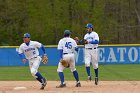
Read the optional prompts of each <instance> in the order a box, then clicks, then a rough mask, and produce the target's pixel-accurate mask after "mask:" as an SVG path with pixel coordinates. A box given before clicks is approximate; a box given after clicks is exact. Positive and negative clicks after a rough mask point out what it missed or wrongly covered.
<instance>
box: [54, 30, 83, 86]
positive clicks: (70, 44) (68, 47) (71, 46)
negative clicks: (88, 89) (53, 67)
mask: <svg viewBox="0 0 140 93" xmlns="http://www.w3.org/2000/svg"><path fill="white" fill-rule="evenodd" d="M70 34H71V32H70V30H65V31H64V38H62V39H61V40H60V41H59V43H58V50H59V52H60V62H59V64H58V68H57V72H58V74H59V78H60V81H61V84H60V85H59V86H56V88H63V87H66V83H65V81H64V74H63V70H64V69H65V68H70V69H71V72H72V73H73V75H74V78H75V80H76V86H75V87H81V84H80V81H79V76H78V72H77V70H76V68H75V55H74V52H75V51H77V52H78V47H77V43H76V42H75V40H74V39H72V38H70ZM61 60H65V61H67V62H68V65H67V66H64V65H63V63H62V62H61Z"/></svg>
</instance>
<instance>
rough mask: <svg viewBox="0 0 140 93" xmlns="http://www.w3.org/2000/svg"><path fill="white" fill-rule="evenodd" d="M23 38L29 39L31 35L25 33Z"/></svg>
mask: <svg viewBox="0 0 140 93" xmlns="http://www.w3.org/2000/svg"><path fill="white" fill-rule="evenodd" d="M23 37H27V38H30V37H31V35H30V34H29V33H25V34H24V36H23Z"/></svg>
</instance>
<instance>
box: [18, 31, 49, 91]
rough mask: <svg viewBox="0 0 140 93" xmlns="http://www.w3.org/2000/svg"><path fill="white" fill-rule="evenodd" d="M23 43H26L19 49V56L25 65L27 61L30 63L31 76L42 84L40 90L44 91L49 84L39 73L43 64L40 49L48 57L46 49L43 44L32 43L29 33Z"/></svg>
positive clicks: (25, 35)
mask: <svg viewBox="0 0 140 93" xmlns="http://www.w3.org/2000/svg"><path fill="white" fill-rule="evenodd" d="M23 41H24V43H22V44H21V45H20V47H19V56H20V58H21V59H22V61H23V63H25V62H26V61H27V60H28V61H29V67H30V71H31V74H32V76H33V77H35V78H36V80H38V81H39V82H40V83H41V88H40V89H41V90H43V89H44V87H45V86H46V84H47V82H46V79H45V78H44V77H43V76H42V75H41V74H40V73H39V72H38V68H39V65H40V62H41V57H40V56H39V51H38V48H41V49H42V50H43V52H44V55H46V52H45V48H44V46H43V45H42V44H41V43H39V42H37V41H31V40H30V34H29V33H25V34H24V36H23Z"/></svg>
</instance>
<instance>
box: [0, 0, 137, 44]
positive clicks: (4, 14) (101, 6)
mask: <svg viewBox="0 0 140 93" xmlns="http://www.w3.org/2000/svg"><path fill="white" fill-rule="evenodd" d="M87 23H93V24H94V30H95V31H96V32H97V33H98V34H99V36H100V43H101V44H106V43H107V44H112V43H113V44H114V43H140V39H139V38H140V34H139V28H140V25H139V24H140V1H139V0H0V33H1V34H0V45H19V44H21V43H22V36H23V34H24V33H26V32H28V33H30V34H31V39H32V40H36V41H39V42H42V43H43V44H45V45H48V44H57V43H58V41H59V40H60V39H61V38H62V37H63V32H64V30H65V29H70V30H71V31H72V36H71V37H75V36H78V37H79V38H80V39H83V36H84V34H85V33H86V31H85V28H84V27H85V25H86V24H87Z"/></svg>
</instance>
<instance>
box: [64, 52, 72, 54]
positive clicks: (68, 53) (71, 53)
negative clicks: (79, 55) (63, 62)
mask: <svg viewBox="0 0 140 93" xmlns="http://www.w3.org/2000/svg"><path fill="white" fill-rule="evenodd" d="M66 54H73V52H72V53H63V55H66Z"/></svg>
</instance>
